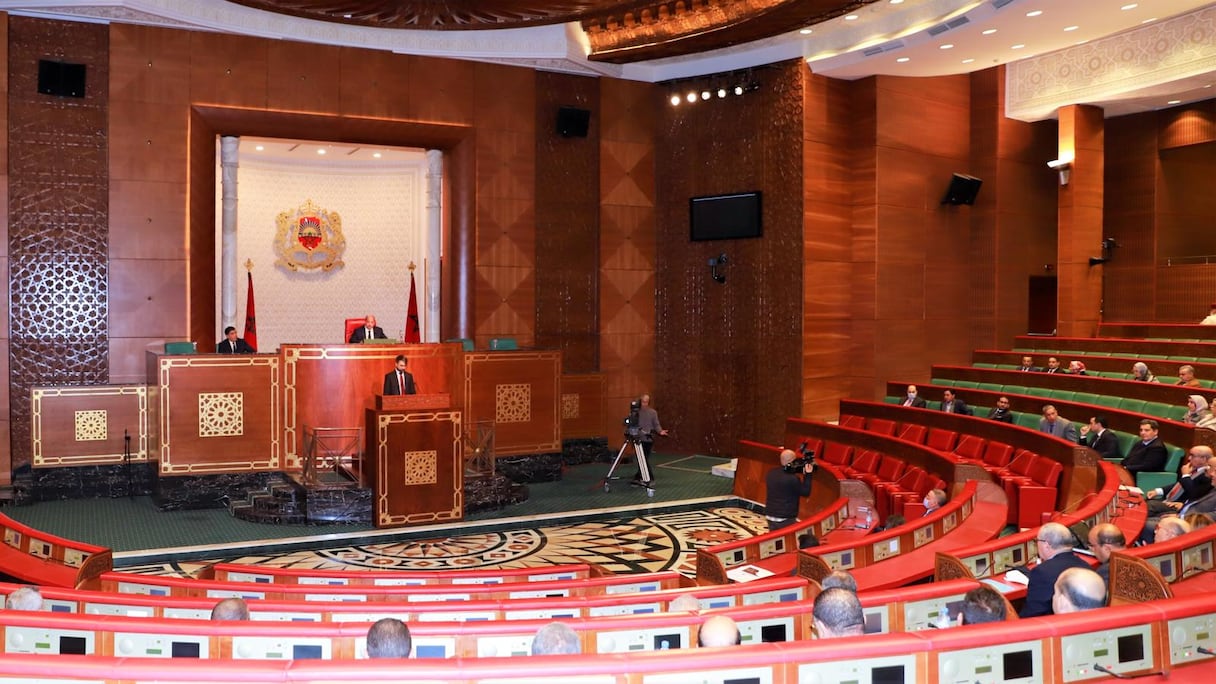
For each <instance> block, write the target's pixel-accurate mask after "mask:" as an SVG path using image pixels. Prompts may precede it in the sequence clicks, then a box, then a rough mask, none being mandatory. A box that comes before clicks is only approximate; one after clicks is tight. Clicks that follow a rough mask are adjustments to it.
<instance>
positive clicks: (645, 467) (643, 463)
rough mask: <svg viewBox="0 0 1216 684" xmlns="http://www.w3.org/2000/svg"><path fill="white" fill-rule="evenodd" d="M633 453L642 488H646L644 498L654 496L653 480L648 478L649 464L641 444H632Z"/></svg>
mask: <svg viewBox="0 0 1216 684" xmlns="http://www.w3.org/2000/svg"><path fill="white" fill-rule="evenodd" d="M633 453H634V455H635V456H636V457H637V459H638V471H639V472H641V473H642V486H643V487H645V488H646V496H654V484H653V482H652V480H653V478H651V477H650V462H649V461H647V460H646V451H645V450H644V449H643V448H642V445H641V444H639V443H638V442H634V443H633Z"/></svg>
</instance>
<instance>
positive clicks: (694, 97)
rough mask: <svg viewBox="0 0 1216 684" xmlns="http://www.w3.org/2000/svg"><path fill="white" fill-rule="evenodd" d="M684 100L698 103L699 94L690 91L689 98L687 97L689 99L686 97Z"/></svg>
mask: <svg viewBox="0 0 1216 684" xmlns="http://www.w3.org/2000/svg"><path fill="white" fill-rule="evenodd" d="M684 99H685V100H688V101H689V102H696V101H697V93H696V92H695V91H692V90H690V91H688V96H687V97H685V98H684Z"/></svg>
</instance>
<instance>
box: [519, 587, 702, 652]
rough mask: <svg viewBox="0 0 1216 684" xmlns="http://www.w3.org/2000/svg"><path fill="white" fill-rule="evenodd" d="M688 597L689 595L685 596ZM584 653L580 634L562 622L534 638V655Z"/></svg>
mask: <svg viewBox="0 0 1216 684" xmlns="http://www.w3.org/2000/svg"><path fill="white" fill-rule="evenodd" d="M685 595H686V596H687V594H685ZM582 652H583V644H582V642H581V641H579V638H578V632H576V631H574V630H573V629H570V627H569V626H568V625H564V624H562V623H560V622H550V623H549V624H547V625H545V626H544V627H541V628H540V629H538V630H536V636H534V637H532V655H575V654H578V653H582Z"/></svg>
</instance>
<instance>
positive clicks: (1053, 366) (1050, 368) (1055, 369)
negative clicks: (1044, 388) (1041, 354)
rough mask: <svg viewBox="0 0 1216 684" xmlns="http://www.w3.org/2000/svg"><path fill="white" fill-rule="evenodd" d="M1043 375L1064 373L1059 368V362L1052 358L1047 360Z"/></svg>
mask: <svg viewBox="0 0 1216 684" xmlns="http://www.w3.org/2000/svg"><path fill="white" fill-rule="evenodd" d="M1043 372H1044V373H1066V372H1067V371H1065V370H1064V369H1063V368H1060V360H1059V359H1057V358H1056V357H1054V356H1052V357H1049V358H1048V359H1047V368H1044V369H1043Z"/></svg>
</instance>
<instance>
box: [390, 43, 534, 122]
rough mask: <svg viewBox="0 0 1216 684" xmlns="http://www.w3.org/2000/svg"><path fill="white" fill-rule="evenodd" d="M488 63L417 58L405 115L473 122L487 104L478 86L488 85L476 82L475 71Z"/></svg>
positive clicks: (446, 120)
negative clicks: (483, 101) (481, 98)
mask: <svg viewBox="0 0 1216 684" xmlns="http://www.w3.org/2000/svg"><path fill="white" fill-rule="evenodd" d="M486 66H488V65H484V64H478V63H476V62H466V61H462V60H458V59H444V58H441V57H416V58H414V59H413V60H412V61H411V68H410V70H409V79H410V80H409V92H410V93H411V97H410V99H409V110H408V111H407V112H406V113H405V116H404V117H402V118H406V119H412V120H415V121H445V122H448V123H457V124H466V125H468V124H472V123H473V122H474V117H476V116H477V114H478V110H479V107H480V106H481V105H482V104H483V103H481V102H480V101H479V100H480V97H479V94H478V92H477V88H479V87H481V86H482V85H485V83H484V82H482V81H475V78H476V76H475V74H476V72H477V70H479V69H481V68H483V67H486ZM528 95H529V96H530V95H531V93H528ZM529 99H530V98H529ZM479 128H480V126H479Z"/></svg>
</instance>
